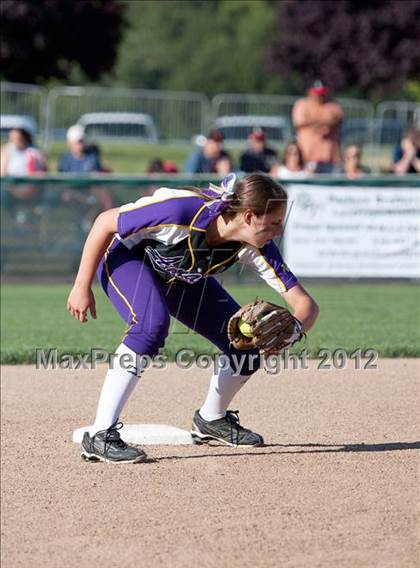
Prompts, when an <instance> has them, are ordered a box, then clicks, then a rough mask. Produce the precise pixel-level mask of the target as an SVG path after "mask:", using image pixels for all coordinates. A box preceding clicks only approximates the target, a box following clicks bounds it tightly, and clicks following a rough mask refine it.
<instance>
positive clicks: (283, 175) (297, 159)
mask: <svg viewBox="0 0 420 568" xmlns="http://www.w3.org/2000/svg"><path fill="white" fill-rule="evenodd" d="M270 173H271V175H272V176H273V177H274V178H278V179H303V178H306V177H308V175H309V174H310V172H309V171H307V170H305V163H304V161H303V156H302V152H301V150H300V148H299V146H298V145H297V143H296V142H289V144H287V146H286V148H285V149H284V154H283V162H282V163H281V164H275V165H274V166H273V168H272V169H271V172H270Z"/></svg>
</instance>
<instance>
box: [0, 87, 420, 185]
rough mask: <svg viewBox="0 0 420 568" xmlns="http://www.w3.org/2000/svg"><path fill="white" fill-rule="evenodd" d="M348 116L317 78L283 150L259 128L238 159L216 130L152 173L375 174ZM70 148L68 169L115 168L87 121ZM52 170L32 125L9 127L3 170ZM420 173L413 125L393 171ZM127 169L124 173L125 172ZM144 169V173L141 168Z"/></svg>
mask: <svg viewBox="0 0 420 568" xmlns="http://www.w3.org/2000/svg"><path fill="white" fill-rule="evenodd" d="M343 119H344V113H343V109H342V107H341V106H340V104H339V103H338V102H336V101H334V100H333V99H332V98H331V97H330V92H329V88H328V87H327V86H326V85H324V84H323V83H321V82H320V81H316V82H315V83H314V84H313V85H312V86H311V87H310V88H309V89H308V91H307V93H306V96H305V97H302V98H300V99H298V100H297V101H296V103H295V104H294V107H293V110H292V122H293V126H294V130H295V138H294V139H293V140H290V141H289V142H288V143H287V144H286V145H285V147H284V149H283V152H282V153H281V154H280V153H279V152H278V151H277V149H276V148H275V147H274V145H272V144H270V141H269V140H268V138H267V134H266V132H265V131H264V130H262V129H260V128H255V129H254V130H253V131H252V132H251V133H250V134H249V136H248V145H247V148H246V149H245V150H244V151H243V152H242V153H241V154H240V156H239V160H237V163H235V160H234V158H233V157H232V155H231V153H230V152H229V151H228V150H226V148H225V147H224V136H223V133H222V132H221V131H220V130H212V131H210V132H209V133H208V135H207V137H201V139H202V141H201V143H200V144H199V145H197V147H196V148H195V149H194V151H193V152H192V153H191V154H190V155H189V157H188V159H187V160H186V163H185V165H184V168H183V169H182V170H181V168H179V167H177V165H176V164H175V163H174V162H173V161H170V160H166V159H162V158H159V157H157V158H155V159H153V160H152V161H151V162H150V163H149V166H148V168H147V170H146V173H168V174H176V173H182V172H184V173H188V174H202V173H204V174H205V173H209V174H218V175H220V176H224V175H226V174H227V173H229V172H230V171H237V172H244V173H251V172H255V171H260V172H265V173H268V174H270V175H272V176H273V177H275V178H278V179H302V178H305V177H308V176H311V175H313V174H336V175H344V176H346V177H347V178H349V179H355V178H358V177H360V176H363V175H365V174H368V173H370V170H369V168H367V167H365V166H364V165H363V161H362V147H361V146H360V145H359V144H357V143H351V144H348V145H346V146H344V147H342V144H341V126H342V123H343ZM66 142H67V151H66V152H65V153H63V155H62V156H61V157H60V159H59V162H58V171H59V172H62V173H73V174H87V173H94V172H96V173H110V172H111V171H112V170H111V169H110V168H109V167H107V166H106V165H104V164H103V163H102V160H101V155H100V150H99V147H98V146H97V145H96V144H92V143H88V142H87V140H86V136H85V131H84V128H83V126H81V125H79V124H76V125H73V126H71V127H70V128H69V129H68V131H67V134H66ZM45 171H47V160H46V158H45V156H44V155H43V153H42V152H41V151H40V150H39V149H38V148H37V147H36V146H35V145H34V142H33V140H32V133H31V131H30V128H29V127H28V126H27V125H25V124H19V125H17V126H16V128H12V129H11V130H10V132H9V141H8V143H7V144H5V145H4V146H3V147H2V151H1V175H2V176H3V175H10V176H25V175H32V174H35V173H39V172H45ZM419 172H420V129H419V128H418V127H412V128H410V129H409V130H408V131H407V132H406V133H405V135H404V136H403V138H402V139H401V141H400V143H399V144H398V145H397V146H396V147H395V148H394V149H393V155H392V163H391V156H390V167H389V170H388V173H394V174H396V175H405V174H410V173H419ZM121 173H123V172H121ZM139 173H140V172H139Z"/></svg>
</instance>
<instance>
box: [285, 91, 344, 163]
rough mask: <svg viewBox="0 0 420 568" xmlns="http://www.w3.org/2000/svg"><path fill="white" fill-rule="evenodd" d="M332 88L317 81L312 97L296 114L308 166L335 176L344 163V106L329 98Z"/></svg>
mask: <svg viewBox="0 0 420 568" xmlns="http://www.w3.org/2000/svg"><path fill="white" fill-rule="evenodd" d="M328 94H329V89H328V87H326V86H325V85H323V83H321V81H315V83H314V84H313V86H312V87H311V88H310V89H309V90H308V96H307V97H305V98H302V99H299V100H298V101H297V102H296V103H295V105H294V107H293V112H292V119H293V125H294V127H295V130H296V136H297V142H298V144H299V146H300V148H301V150H302V153H303V159H304V161H305V163H308V162H313V170H314V171H315V172H316V173H334V172H337V171H339V164H340V130H341V123H342V121H343V110H342V108H341V106H340V105H339V104H338V103H336V102H333V101H330V100H329V99H328Z"/></svg>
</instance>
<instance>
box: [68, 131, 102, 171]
mask: <svg viewBox="0 0 420 568" xmlns="http://www.w3.org/2000/svg"><path fill="white" fill-rule="evenodd" d="M66 139H67V145H68V148H69V150H68V152H66V153H65V154H63V155H62V156H61V159H60V163H59V166H58V171H59V172H73V173H78V174H81V173H89V172H101V171H103V168H102V165H101V163H100V159H99V154H98V151H97V150H96V147H95V146H93V147H90V148H89V147H87V146H86V143H85V131H84V128H83V126H81V125H80V124H75V125H74V126H70V128H69V129H68V130H67V134H66Z"/></svg>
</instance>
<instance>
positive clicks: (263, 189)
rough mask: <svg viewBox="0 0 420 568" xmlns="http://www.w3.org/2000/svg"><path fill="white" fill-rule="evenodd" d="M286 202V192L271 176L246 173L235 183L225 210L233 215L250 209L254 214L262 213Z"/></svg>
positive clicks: (269, 211) (268, 211)
mask: <svg viewBox="0 0 420 568" xmlns="http://www.w3.org/2000/svg"><path fill="white" fill-rule="evenodd" d="M286 204H287V193H286V191H285V190H284V188H283V187H282V186H281V185H280V184H279V183H277V182H276V181H274V179H273V178H271V177H270V176H268V175H266V174H248V175H246V176H244V177H242V178H240V179H239V180H237V182H236V183H235V187H234V194H233V197H232V199H231V200H229V205H228V206H227V207H226V209H225V211H226V213H228V214H229V215H231V216H235V215H236V214H237V213H241V212H242V211H245V210H246V209H251V211H252V212H253V213H255V215H264V214H266V213H271V212H272V211H274V210H275V209H277V208H278V207H279V206H280V205H283V206H286Z"/></svg>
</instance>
